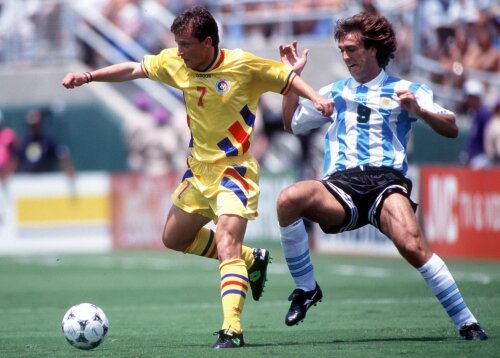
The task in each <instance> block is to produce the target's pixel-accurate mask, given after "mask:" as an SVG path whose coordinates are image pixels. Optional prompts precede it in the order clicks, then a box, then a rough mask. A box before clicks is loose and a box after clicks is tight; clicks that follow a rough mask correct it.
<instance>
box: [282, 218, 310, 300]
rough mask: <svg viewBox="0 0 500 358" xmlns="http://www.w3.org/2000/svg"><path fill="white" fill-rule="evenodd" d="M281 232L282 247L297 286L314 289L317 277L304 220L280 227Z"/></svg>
mask: <svg viewBox="0 0 500 358" xmlns="http://www.w3.org/2000/svg"><path fill="white" fill-rule="evenodd" d="M280 233H281V247H282V248H283V253H284V255H285V260H286V263H287V265H288V269H289V270H290V274H291V275H292V278H293V281H294V282H295V286H296V287H297V288H300V289H302V290H304V291H312V290H314V289H315V288H316V279H315V277H314V267H313V265H312V263H311V258H310V256H309V238H308V236H307V232H306V228H305V226H304V221H303V220H302V219H300V220H297V221H296V222H294V223H293V224H291V225H289V226H287V227H280Z"/></svg>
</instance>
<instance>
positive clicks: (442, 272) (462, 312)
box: [418, 254, 477, 330]
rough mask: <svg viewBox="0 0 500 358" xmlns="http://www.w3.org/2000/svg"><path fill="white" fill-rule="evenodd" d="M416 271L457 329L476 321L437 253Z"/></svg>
mask: <svg viewBox="0 0 500 358" xmlns="http://www.w3.org/2000/svg"><path fill="white" fill-rule="evenodd" d="M418 271H419V272H420V274H421V275H422V277H423V278H424V280H425V282H426V283H427V286H429V288H430V289H431V291H432V293H434V295H435V296H436V298H437V299H438V300H439V302H441V305H442V306H443V308H444V309H445V310H446V313H448V316H449V317H450V319H451V320H452V321H453V324H454V325H455V327H456V328H457V330H459V329H460V328H461V327H462V326H463V325H465V324H470V323H476V322H477V320H476V318H475V317H474V315H473V314H472V313H471V311H470V310H469V308H468V307H467V305H466V304H465V302H464V300H463V298H462V295H461V294H460V291H459V290H458V287H457V284H456V282H455V280H454V279H453V276H452V275H451V273H450V271H449V270H448V267H446V264H445V263H444V261H443V260H441V258H440V257H439V256H438V255H436V254H434V255H432V257H431V258H430V259H429V261H427V262H426V263H425V264H424V265H423V266H422V267H420V268H419V269H418Z"/></svg>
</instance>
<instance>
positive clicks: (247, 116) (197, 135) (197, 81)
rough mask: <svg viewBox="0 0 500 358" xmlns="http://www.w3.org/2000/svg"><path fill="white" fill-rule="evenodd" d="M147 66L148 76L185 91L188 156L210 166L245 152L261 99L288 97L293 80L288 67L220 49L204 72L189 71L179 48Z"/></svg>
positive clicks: (152, 58) (153, 57) (146, 59)
mask: <svg viewBox="0 0 500 358" xmlns="http://www.w3.org/2000/svg"><path fill="white" fill-rule="evenodd" d="M143 68H144V70H145V72H146V75H147V76H148V78H150V79H152V80H156V81H161V82H164V83H166V84H167V85H170V86H172V87H174V88H178V89H180V90H182V92H183V94H184V101H185V105H186V113H187V123H188V126H189V129H190V132H191V140H190V143H189V147H190V153H191V155H192V156H193V158H194V159H195V160H198V161H200V162H206V163H214V162H217V161H218V160H221V159H226V158H227V159H231V158H233V159H236V158H234V157H238V156H243V155H244V154H246V153H247V152H248V149H249V147H250V143H251V140H252V135H253V132H254V127H255V113H256V111H257V105H258V102H259V97H260V95H261V94H262V93H264V92H268V91H270V92H276V93H281V94H286V93H287V92H288V91H289V89H290V87H291V83H292V81H293V79H294V77H295V73H294V72H293V71H292V69H291V68H290V67H289V66H287V65H285V64H283V63H281V62H278V61H273V60H268V59H263V58H260V57H257V56H255V55H253V54H250V53H248V52H244V51H242V50H240V49H234V50H227V49H219V50H218V53H217V56H215V58H214V60H213V62H212V64H211V65H210V66H209V68H208V69H207V70H206V71H204V72H198V71H195V70H192V69H190V68H188V67H187V66H186V65H185V64H184V61H183V59H182V58H181V57H180V56H178V55H177V49H176V48H170V49H165V50H163V51H162V52H160V53H159V54H158V55H146V56H145V57H144V59H143Z"/></svg>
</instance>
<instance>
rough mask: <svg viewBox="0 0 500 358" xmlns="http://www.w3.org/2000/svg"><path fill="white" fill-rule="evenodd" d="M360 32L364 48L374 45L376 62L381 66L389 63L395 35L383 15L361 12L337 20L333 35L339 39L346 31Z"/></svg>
mask: <svg viewBox="0 0 500 358" xmlns="http://www.w3.org/2000/svg"><path fill="white" fill-rule="evenodd" d="M353 32H358V33H360V34H361V37H362V40H363V43H364V45H365V48H366V49H368V48H370V47H375V49H376V50H377V62H378V64H379V66H380V67H381V68H384V69H385V67H386V66H387V65H388V64H389V61H390V60H391V59H393V58H394V52H396V49H397V41H396V35H395V33H394V29H393V28H392V25H391V23H390V22H389V20H387V19H386V18H385V17H384V16H377V15H372V14H369V13H366V12H361V13H359V14H357V15H354V16H351V17H348V18H345V19H340V20H338V21H337V24H336V28H335V32H334V37H335V40H337V41H340V40H341V39H343V38H344V37H345V36H346V35H347V34H348V33H353Z"/></svg>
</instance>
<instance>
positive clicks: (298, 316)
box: [285, 282, 323, 326]
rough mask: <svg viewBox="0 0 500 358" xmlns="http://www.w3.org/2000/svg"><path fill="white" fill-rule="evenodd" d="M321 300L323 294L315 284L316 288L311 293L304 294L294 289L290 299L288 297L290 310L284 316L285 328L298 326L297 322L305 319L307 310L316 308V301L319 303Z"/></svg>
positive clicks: (302, 291)
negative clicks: (290, 302) (312, 307)
mask: <svg viewBox="0 0 500 358" xmlns="http://www.w3.org/2000/svg"><path fill="white" fill-rule="evenodd" d="M322 298H323V292H321V288H320V287H319V285H318V283H317V282H316V288H315V289H314V290H312V291H307V292H305V291H304V290H301V289H298V288H297V289H295V290H294V291H293V292H292V294H291V295H290V297H288V301H292V304H291V305H290V309H289V310H288V312H287V313H286V316H285V324H286V325H287V326H293V325H296V324H299V322H301V321H303V320H304V318H305V317H306V312H307V310H308V309H309V308H310V307H311V306H312V305H314V306H316V303H317V302H318V301H320V302H321V299H322Z"/></svg>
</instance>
